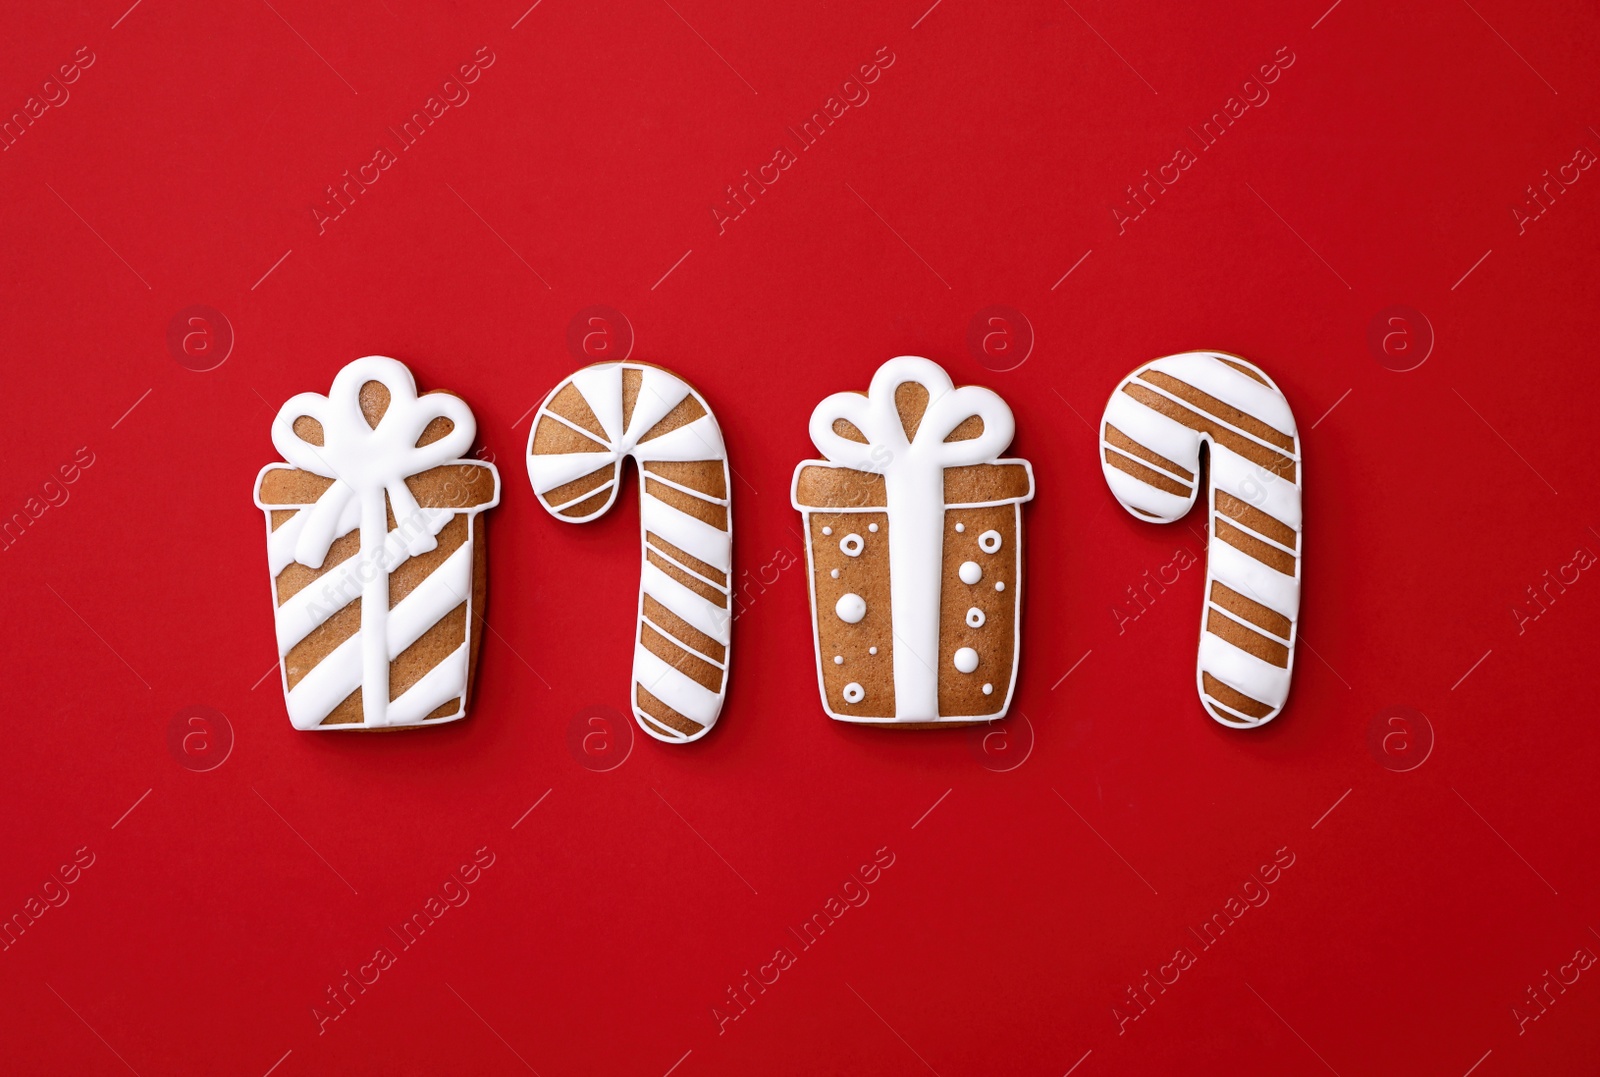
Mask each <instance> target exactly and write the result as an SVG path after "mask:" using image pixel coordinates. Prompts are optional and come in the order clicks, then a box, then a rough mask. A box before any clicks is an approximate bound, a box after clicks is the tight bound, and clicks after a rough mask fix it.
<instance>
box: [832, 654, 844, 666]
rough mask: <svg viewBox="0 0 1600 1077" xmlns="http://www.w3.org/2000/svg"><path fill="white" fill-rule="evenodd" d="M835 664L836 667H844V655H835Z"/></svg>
mask: <svg viewBox="0 0 1600 1077" xmlns="http://www.w3.org/2000/svg"><path fill="white" fill-rule="evenodd" d="M833 664H834V665H836V666H842V665H844V655H842V654H836V655H834V656H833Z"/></svg>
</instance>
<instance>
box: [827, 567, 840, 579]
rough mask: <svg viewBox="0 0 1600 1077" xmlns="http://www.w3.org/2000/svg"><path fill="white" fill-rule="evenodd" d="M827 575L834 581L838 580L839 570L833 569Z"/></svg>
mask: <svg viewBox="0 0 1600 1077" xmlns="http://www.w3.org/2000/svg"><path fill="white" fill-rule="evenodd" d="M828 575H830V576H832V577H833V578H834V579H838V578H839V570H838V569H834V570H833V571H832V572H830V573H828Z"/></svg>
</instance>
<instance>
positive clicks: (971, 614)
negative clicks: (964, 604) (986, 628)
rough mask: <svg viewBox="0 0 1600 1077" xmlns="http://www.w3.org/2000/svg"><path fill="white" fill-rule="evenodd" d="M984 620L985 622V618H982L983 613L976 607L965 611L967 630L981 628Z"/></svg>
mask: <svg viewBox="0 0 1600 1077" xmlns="http://www.w3.org/2000/svg"><path fill="white" fill-rule="evenodd" d="M984 620H985V618H984V616H983V611H982V610H980V609H979V608H978V607H976V606H973V607H972V608H971V609H969V610H968V611H967V627H968V628H982V627H983V622H984Z"/></svg>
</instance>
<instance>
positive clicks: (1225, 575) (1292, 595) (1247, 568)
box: [1207, 541, 1300, 621]
mask: <svg viewBox="0 0 1600 1077" xmlns="http://www.w3.org/2000/svg"><path fill="white" fill-rule="evenodd" d="M1207 555H1208V557H1209V563H1208V565H1209V571H1208V573H1207V574H1208V575H1209V576H1210V577H1211V579H1213V580H1218V581H1221V582H1222V583H1225V584H1227V585H1228V586H1229V587H1231V588H1233V589H1234V590H1235V591H1238V592H1239V593H1240V594H1241V595H1244V596H1245V597H1246V598H1251V599H1254V600H1255V601H1257V602H1259V603H1261V604H1262V605H1263V606H1266V607H1268V608H1269V609H1271V610H1273V611H1275V612H1277V613H1281V614H1283V615H1284V616H1285V617H1287V618H1289V620H1291V621H1292V620H1294V619H1295V617H1297V616H1298V615H1299V613H1300V582H1299V581H1298V580H1296V579H1295V578H1294V577H1292V576H1285V575H1284V574H1283V573H1281V572H1279V571H1278V570H1277V569H1275V568H1268V567H1267V566H1266V565H1264V564H1262V563H1261V562H1260V561H1257V560H1256V559H1255V558H1254V557H1251V556H1250V555H1249V554H1247V553H1244V552H1242V551H1240V550H1238V549H1236V548H1235V547H1233V546H1230V545H1228V544H1227V543H1226V542H1221V541H1214V542H1212V543H1211V544H1210V545H1209V546H1208V547H1207Z"/></svg>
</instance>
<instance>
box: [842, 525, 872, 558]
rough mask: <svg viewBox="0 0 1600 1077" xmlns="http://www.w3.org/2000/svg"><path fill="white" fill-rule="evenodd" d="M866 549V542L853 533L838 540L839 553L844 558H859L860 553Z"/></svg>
mask: <svg viewBox="0 0 1600 1077" xmlns="http://www.w3.org/2000/svg"><path fill="white" fill-rule="evenodd" d="M866 548H867V542H866V540H865V539H863V538H862V537H861V536H860V535H858V534H856V533H855V532H853V531H852V532H851V533H850V534H848V535H846V536H845V537H844V538H842V539H840V540H839V552H840V553H842V554H844V555H845V556H846V557H860V556H861V551H862V550H864V549H866Z"/></svg>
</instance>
